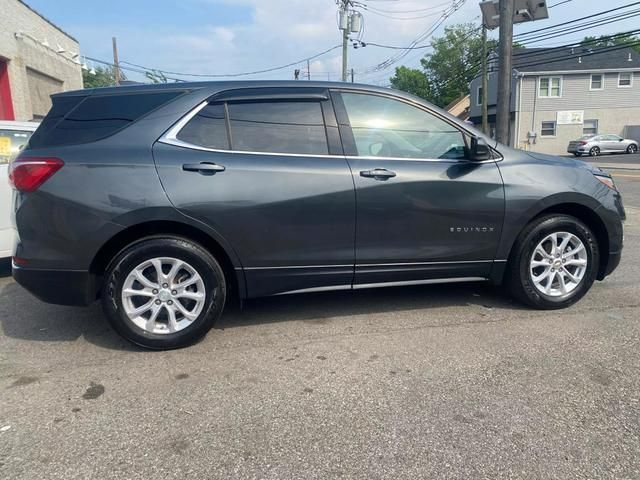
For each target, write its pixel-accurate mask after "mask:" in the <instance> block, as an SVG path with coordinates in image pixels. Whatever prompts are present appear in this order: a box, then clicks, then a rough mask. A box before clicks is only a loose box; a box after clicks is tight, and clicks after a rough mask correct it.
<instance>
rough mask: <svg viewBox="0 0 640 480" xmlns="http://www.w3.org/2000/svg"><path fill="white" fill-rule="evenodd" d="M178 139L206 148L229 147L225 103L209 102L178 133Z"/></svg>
mask: <svg viewBox="0 0 640 480" xmlns="http://www.w3.org/2000/svg"><path fill="white" fill-rule="evenodd" d="M177 138H178V140H182V141H183V142H187V143H191V144H193V145H199V146H201V147H206V148H216V149H222V150H227V149H229V137H228V135H227V126H226V122H225V113H224V104H223V103H214V104H209V105H207V106H206V107H204V108H203V109H202V110H200V111H199V112H198V113H197V114H196V115H195V116H194V117H193V118H192V119H191V120H189V123H187V124H186V125H185V127H184V128H183V129H182V130H180V132H179V133H178V135H177Z"/></svg>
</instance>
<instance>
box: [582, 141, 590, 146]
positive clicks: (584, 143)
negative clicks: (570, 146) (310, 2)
mask: <svg viewBox="0 0 640 480" xmlns="http://www.w3.org/2000/svg"><path fill="white" fill-rule="evenodd" d="M587 143H589V142H585V141H582V142H580V145H586V144H587Z"/></svg>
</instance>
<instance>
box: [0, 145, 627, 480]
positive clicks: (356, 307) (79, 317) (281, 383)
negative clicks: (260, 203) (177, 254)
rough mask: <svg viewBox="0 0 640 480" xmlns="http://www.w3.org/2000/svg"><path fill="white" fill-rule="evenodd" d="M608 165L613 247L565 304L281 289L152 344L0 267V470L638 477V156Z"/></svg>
mask: <svg viewBox="0 0 640 480" xmlns="http://www.w3.org/2000/svg"><path fill="white" fill-rule="evenodd" d="M623 160H624V162H633V161H636V160H634V159H633V158H631V157H624V158H623V157H615V158H613V157H612V159H609V158H607V157H601V158H599V159H597V160H596V163H610V162H615V161H617V162H622V161H623ZM636 163H639V164H640V159H639V160H637V161H636ZM618 167H619V168H620V169H619V170H614V173H615V175H616V177H615V178H616V181H617V183H618V185H619V187H620V189H621V190H622V192H623V194H624V197H625V204H626V207H627V214H628V220H627V224H626V232H625V241H626V245H625V251H624V255H623V261H622V264H621V266H620V268H619V269H618V270H617V271H616V272H615V274H614V275H613V276H612V277H610V278H609V279H607V280H606V281H605V282H602V283H598V284H596V285H595V286H594V288H593V290H592V291H591V293H590V294H589V295H588V296H587V297H586V298H585V299H583V300H582V301H581V302H580V303H578V304H577V305H576V306H574V307H572V308H570V309H568V310H564V311H552V312H540V311H532V310H528V309H526V308H523V307H522V306H521V305H519V304H517V303H515V302H514V301H512V300H511V299H509V298H508V297H507V296H506V295H504V294H503V293H501V291H500V290H499V289H497V288H493V287H490V286H484V285H478V284H463V285H452V286H447V285H443V286H429V287H413V288H397V289H374V290H369V291H359V292H355V293H347V292H341V293H326V294H314V295H302V296H282V297H275V298H268V299H260V300H253V301H250V302H248V303H247V304H246V305H245V308H244V310H243V311H240V310H239V309H238V308H232V309H230V310H229V311H228V312H227V314H226V315H225V317H224V318H223V321H222V322H221V323H220V324H219V325H218V326H217V328H215V329H214V330H213V331H211V332H210V334H209V335H208V336H207V337H206V338H205V339H204V340H203V341H202V342H200V343H199V344H197V345H195V346H193V347H191V348H188V349H184V350H177V351H170V352H149V351H142V350H140V349H137V348H135V347H133V346H131V345H129V344H128V343H126V342H125V341H123V340H121V339H120V337H118V336H117V335H116V334H115V333H113V332H112V331H111V329H110V328H109V326H108V325H107V323H106V320H105V319H104V317H103V316H102V313H101V310H100V308H99V306H98V305H96V306H94V307H92V308H89V309H79V308H66V307H57V306H52V305H46V304H43V303H40V302H39V301H37V300H35V299H34V298H33V297H31V296H30V295H29V294H28V293H26V292H25V291H24V290H22V289H21V288H20V287H19V286H18V285H16V284H15V283H14V282H13V281H12V280H11V279H10V278H9V277H5V278H0V322H1V326H0V328H1V333H0V392H1V393H0V399H1V400H0V405H1V408H0V477H2V478H5V479H13V478H20V479H44V478H64V479H73V478H101V479H107V478H123V479H124V478H140V479H149V478H188V477H189V478H225V479H226V478H256V479H257V478H265V479H293V478H310V479H329V478H363V479H365V478H366V479H374V478H394V479H396V478H464V479H478V478H491V479H496V478H532V479H539V478H559V479H571V478H598V479H602V478H640V323H639V321H638V319H640V267H639V265H640V170H631V169H630V170H626V169H622V168H624V166H623V165H618Z"/></svg>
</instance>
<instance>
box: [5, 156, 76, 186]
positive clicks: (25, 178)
mask: <svg viewBox="0 0 640 480" xmlns="http://www.w3.org/2000/svg"><path fill="white" fill-rule="evenodd" d="M63 166H64V162H63V161H62V160H60V159H59V158H52V157H18V158H16V159H15V160H14V161H13V162H11V165H10V166H9V183H11V186H12V187H13V188H15V189H16V190H19V191H21V192H35V191H36V190H37V189H38V188H40V186H41V185H42V184H43V183H44V182H46V181H47V180H48V179H49V178H51V176H52V175H53V174H54V173H56V172H57V171H58V170H60V169H61V168H62V167H63Z"/></svg>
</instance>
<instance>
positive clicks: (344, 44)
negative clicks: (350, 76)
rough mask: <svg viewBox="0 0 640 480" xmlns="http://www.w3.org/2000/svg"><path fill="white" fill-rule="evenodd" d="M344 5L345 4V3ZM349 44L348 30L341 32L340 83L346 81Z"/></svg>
mask: <svg viewBox="0 0 640 480" xmlns="http://www.w3.org/2000/svg"><path fill="white" fill-rule="evenodd" d="M345 4H346V2H345ZM348 43H349V30H343V31H342V81H343V82H346V81H347V49H348Z"/></svg>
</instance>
